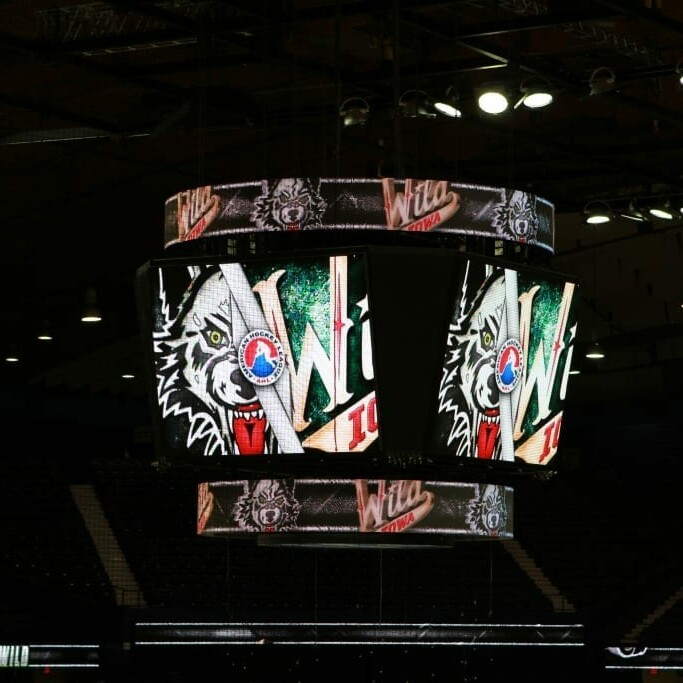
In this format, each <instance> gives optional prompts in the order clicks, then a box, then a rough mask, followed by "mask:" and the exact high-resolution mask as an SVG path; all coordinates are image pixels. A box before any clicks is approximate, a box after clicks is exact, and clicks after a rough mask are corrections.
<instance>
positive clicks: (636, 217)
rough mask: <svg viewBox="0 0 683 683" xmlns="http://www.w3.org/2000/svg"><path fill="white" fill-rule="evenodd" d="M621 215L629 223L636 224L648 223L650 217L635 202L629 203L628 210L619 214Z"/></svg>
mask: <svg viewBox="0 0 683 683" xmlns="http://www.w3.org/2000/svg"><path fill="white" fill-rule="evenodd" d="M619 215H620V216H621V217H622V218H626V219H627V220H629V221H635V222H636V223H647V222H648V217H647V216H646V215H645V213H643V211H642V210H641V209H640V208H639V207H638V205H637V204H636V203H635V202H634V201H633V200H632V201H630V202H629V203H628V208H627V209H624V210H623V211H620V212H619Z"/></svg>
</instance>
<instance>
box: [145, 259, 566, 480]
mask: <svg viewBox="0 0 683 683" xmlns="http://www.w3.org/2000/svg"><path fill="white" fill-rule="evenodd" d="M577 300H578V287H577V285H576V283H575V282H574V281H572V280H571V279H570V278H566V277H563V276H561V275H558V274H556V273H552V272H548V271H543V270H540V269H532V268H530V267H527V266H520V265H518V264H505V263H502V262H500V261H499V260H494V259H487V258H485V257H480V256H474V255H468V254H466V253H463V252H461V251H459V250H456V249H449V248H424V247H423V248H419V249H415V248H404V247H386V246H384V247H379V246H358V247H348V248H343V249H342V248H338V249H332V250H325V249H319V250H314V251H308V250H307V251H306V252H305V253H304V252H303V251H300V252H298V253H294V252H292V253H285V254H277V255H272V254H271V255H261V256H245V257H241V258H239V259H238V258H236V257H235V258H230V257H183V258H168V259H159V260H156V261H150V262H149V263H147V264H145V265H144V266H143V267H141V268H140V270H139V272H138V304H139V311H140V316H141V322H142V332H143V336H144V341H145V345H146V350H147V353H148V359H149V363H148V376H149V379H150V396H151V399H152V408H153V418H154V425H155V440H156V445H157V447H158V449H159V451H160V452H161V453H162V454H163V455H164V456H165V457H168V458H169V459H172V460H177V461H184V462H193V463H197V464H201V463H207V464H209V463H211V464H216V463H218V464H220V463H226V464H229V466H230V467H233V468H234V467H237V468H238V470H239V468H240V467H242V466H244V467H246V468H248V472H249V473H250V474H253V473H256V474H257V475H258V474H259V473H260V472H262V473H263V475H262V476H267V474H268V473H270V472H271V469H270V468H272V466H273V462H277V463H278V467H279V468H280V471H281V472H283V473H284V474H283V476H284V475H286V474H288V468H290V467H291V468H292V470H293V471H294V468H296V467H299V465H300V463H305V462H309V461H310V462H313V461H315V463H316V468H317V469H316V471H315V475H316V476H317V475H319V474H320V472H321V471H325V467H326V466H328V465H329V466H332V467H334V466H337V464H339V463H344V464H345V465H348V466H349V469H348V471H344V472H343V474H344V476H350V477H355V476H367V475H368V473H370V474H372V473H373V472H375V471H376V472H382V476H386V473H387V472H388V473H389V474H391V470H392V467H394V466H396V465H398V466H400V467H405V466H406V464H417V465H420V464H425V463H432V464H434V465H435V467H436V470H435V469H432V470H431V471H430V476H435V472H436V476H437V477H438V468H439V467H440V466H442V465H443V466H446V467H447V466H448V463H449V462H451V463H458V464H459V465H462V464H467V465H468V466H469V465H471V466H473V467H476V466H477V464H481V463H486V465H487V466H488V465H490V464H491V463H494V464H500V466H501V467H505V466H506V464H507V465H509V464H511V463H512V464H515V465H516V466H521V467H525V468H531V469H534V468H539V467H541V468H544V467H548V465H550V464H551V463H553V461H554V458H555V455H556V453H557V450H558V446H559V443H560V432H561V424H562V417H563V403H564V400H565V398H566V394H567V391H568V380H569V370H570V369H571V359H572V353H573V345H574V341H575V339H576V326H577V321H576V319H577V307H578V304H577ZM261 463H263V467H262V470H259V468H260V467H261ZM355 467H358V468H359V469H357V470H356V469H354V468H355ZM294 473H295V474H296V475H297V476H299V475H301V474H302V473H303V474H304V475H306V472H305V470H304V471H303V472H302V471H301V470H297V471H296V472H294ZM312 474H313V473H312Z"/></svg>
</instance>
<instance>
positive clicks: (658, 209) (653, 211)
mask: <svg viewBox="0 0 683 683" xmlns="http://www.w3.org/2000/svg"><path fill="white" fill-rule="evenodd" d="M648 210H649V212H650V215H651V216H654V217H655V218H661V219H662V220H663V221H670V220H673V217H674V213H673V210H672V209H671V203H670V202H669V201H668V200H666V201H664V202H659V203H657V204H653V205H652V206H651V207H650V208H649V209H648Z"/></svg>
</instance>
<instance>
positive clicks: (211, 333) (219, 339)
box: [204, 327, 229, 347]
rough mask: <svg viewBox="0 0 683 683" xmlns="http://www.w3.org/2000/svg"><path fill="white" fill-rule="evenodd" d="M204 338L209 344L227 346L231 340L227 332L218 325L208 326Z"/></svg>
mask: <svg viewBox="0 0 683 683" xmlns="http://www.w3.org/2000/svg"><path fill="white" fill-rule="evenodd" d="M204 338H205V339H206V341H207V343H208V344H209V345H211V346H214V347H219V346H225V345H226V344H227V343H228V342H229V340H228V339H227V338H226V335H225V333H224V332H222V331H221V330H219V329H218V328H216V327H208V328H207V329H205V330H204Z"/></svg>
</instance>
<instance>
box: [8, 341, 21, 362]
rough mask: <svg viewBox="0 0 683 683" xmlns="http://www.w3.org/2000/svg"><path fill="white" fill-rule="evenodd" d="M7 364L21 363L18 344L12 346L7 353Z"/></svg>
mask: <svg viewBox="0 0 683 683" xmlns="http://www.w3.org/2000/svg"><path fill="white" fill-rule="evenodd" d="M5 362H6V363H18V362H19V352H18V351H17V345H16V344H10V345H9V346H8V348H7V351H6V352H5Z"/></svg>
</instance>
